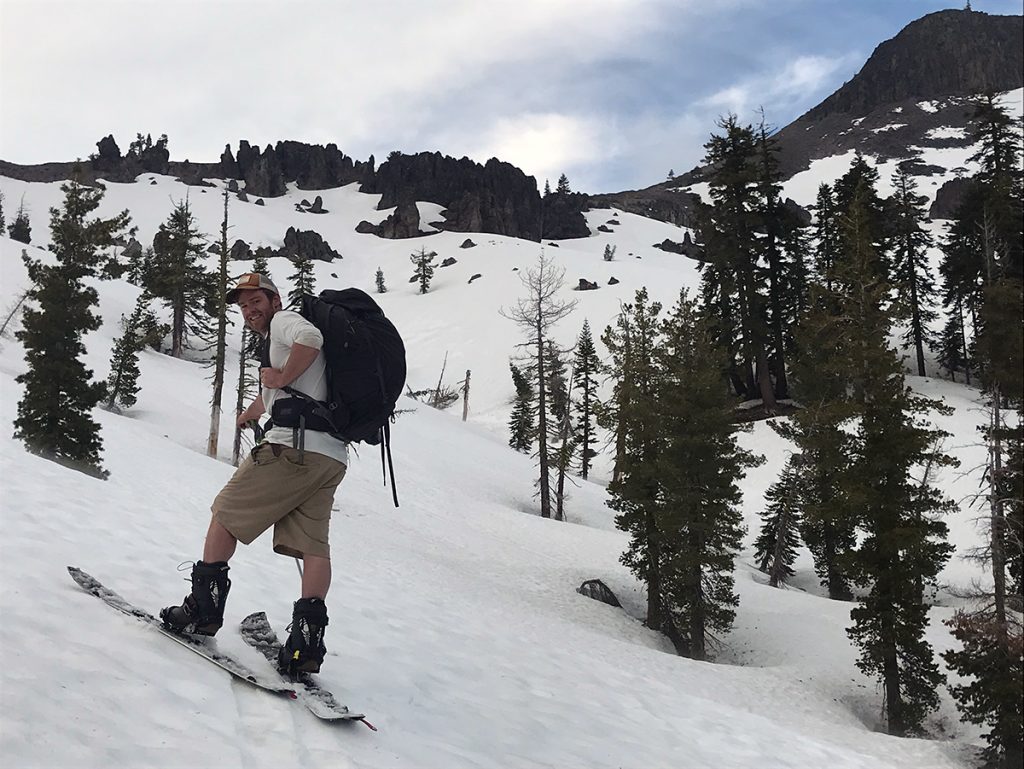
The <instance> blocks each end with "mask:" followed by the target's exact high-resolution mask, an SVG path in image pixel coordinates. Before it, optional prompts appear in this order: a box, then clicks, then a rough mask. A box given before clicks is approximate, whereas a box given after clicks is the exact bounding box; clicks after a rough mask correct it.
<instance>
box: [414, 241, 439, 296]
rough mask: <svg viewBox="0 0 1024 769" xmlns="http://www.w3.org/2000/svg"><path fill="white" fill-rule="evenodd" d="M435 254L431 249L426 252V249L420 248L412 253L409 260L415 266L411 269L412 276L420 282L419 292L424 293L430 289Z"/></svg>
mask: <svg viewBox="0 0 1024 769" xmlns="http://www.w3.org/2000/svg"><path fill="white" fill-rule="evenodd" d="M435 256H437V254H436V253H435V252H433V251H431V252H429V253H428V252H427V249H426V248H425V247H424V248H420V250H419V251H417V252H415V253H414V254H412V256H411V257H410V260H411V261H412V263H413V266H414V267H415V268H416V269H415V270H413V273H412V274H413V278H415V280H416V281H418V282H419V284H420V293H421V294H425V293H427V291H429V290H430V281H431V280H432V279H433V278H434V270H435V269H436V268H435V267H434V257H435Z"/></svg>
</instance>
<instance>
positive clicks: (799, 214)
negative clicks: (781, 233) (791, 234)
mask: <svg viewBox="0 0 1024 769" xmlns="http://www.w3.org/2000/svg"><path fill="white" fill-rule="evenodd" d="M782 209H783V210H784V211H785V212H786V213H787V214H788V215H789V216H791V217H792V218H793V220H794V221H796V222H797V223H799V225H800V226H801V227H808V226H810V224H811V212H810V211H808V210H807V209H806V208H804V207H803V206H801V205H800V204H799V203H797V202H796V201H795V200H793V199H792V198H786V199H785V200H784V201H782ZM683 245H684V246H687V245H692V241H691V240H690V233H686V235H685V236H684V237H683ZM695 248H697V249H698V250H699V251H700V255H701V256H702V255H703V253H704V249H702V248H700V247H699V246H696V247H695ZM687 256H693V257H694V258H695V259H698V258H700V256H697V255H695V254H694V253H687Z"/></svg>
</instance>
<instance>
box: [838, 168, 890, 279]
mask: <svg viewBox="0 0 1024 769" xmlns="http://www.w3.org/2000/svg"><path fill="white" fill-rule="evenodd" d="M833 189H834V193H835V200H836V214H837V216H838V217H839V219H838V221H839V226H838V227H837V228H836V231H835V234H836V254H837V255H838V257H839V259H840V260H842V259H845V258H846V257H847V255H848V254H849V253H850V250H851V248H852V247H853V246H852V245H851V243H850V242H849V232H848V228H846V227H845V226H844V225H843V222H844V220H846V219H847V218H848V217H849V216H850V210H851V208H852V206H853V200H854V198H855V197H856V198H858V200H859V202H860V207H861V213H860V216H861V219H862V225H861V229H862V233H861V235H862V236H863V237H864V238H865V239H866V242H869V243H870V244H871V248H872V250H873V251H874V253H875V255H876V259H875V260H874V268H875V269H876V270H877V271H878V277H879V279H882V280H889V261H888V260H889V241H888V237H887V235H888V230H889V220H890V212H889V211H888V208H887V206H886V203H885V201H883V200H882V198H881V197H879V195H878V170H877V169H876V168H875V167H874V166H872V165H871V164H870V163H868V161H867V160H865V159H864V156H863V155H861V154H860V153H859V152H858V153H856V154H855V155H854V158H853V162H852V163H851V164H850V168H849V170H848V171H847V172H846V173H845V174H843V176H842V177H840V178H839V179H838V180H837V181H836V183H835V185H834V188H833Z"/></svg>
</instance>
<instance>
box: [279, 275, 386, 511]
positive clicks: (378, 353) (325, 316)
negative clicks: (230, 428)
mask: <svg viewBox="0 0 1024 769" xmlns="http://www.w3.org/2000/svg"><path fill="white" fill-rule="evenodd" d="M296 309H297V311H298V313H299V314H300V315H302V317H304V318H305V319H306V320H308V321H309V322H310V323H312V324H313V325H314V326H316V327H317V328H318V329H320V332H321V333H322V334H323V336H324V346H323V352H324V358H325V359H326V362H327V400H326V401H318V400H315V399H314V398H311V397H310V396H308V395H306V394H305V393H302V392H299V391H298V390H295V389H294V388H291V387H285V388H283V389H284V391H285V392H286V393H288V394H289V395H290V396H291V397H290V398H279V399H278V400H277V401H275V402H274V407H273V410H272V412H271V421H272V422H273V424H275V425H278V426H281V427H298V428H300V429H306V430H318V431H321V432H326V433H329V434H330V435H331V436H333V437H335V438H338V439H339V440H343V441H345V442H346V443H360V442H361V443H369V444H371V445H374V446H376V445H378V444H379V445H380V447H381V463H382V464H383V462H384V458H385V453H386V456H387V468H386V469H385V483H386V482H387V474H388V471H389V470H390V473H391V489H392V494H393V496H394V500H395V507H398V492H397V490H396V489H395V474H394V466H393V464H392V461H391V428H390V424H391V422H392V421H393V419H394V414H395V404H396V402H397V401H398V397H399V396H400V395H401V394H402V390H403V388H404V387H405V375H406V366H405V345H404V344H403V342H402V337H401V336H400V335H399V333H398V330H397V329H396V328H395V326H394V324H393V323H392V322H391V321H390V320H388V319H387V318H386V317H385V316H384V312H383V311H382V310H381V309H380V307H379V306H378V305H377V303H376V302H375V301H373V299H371V298H370V296H369V295H368V294H367V293H366V292H365V291H360V290H359V289H358V288H346V289H343V290H341V291H335V290H331V289H328V290H325V291H321V292H320V296H319V297H315V296H312V295H311V294H303V295H302V303H301V306H300V307H298V308H296ZM261 365H263V366H269V365H270V363H269V347H268V346H267V345H266V344H264V347H263V352H262V354H261Z"/></svg>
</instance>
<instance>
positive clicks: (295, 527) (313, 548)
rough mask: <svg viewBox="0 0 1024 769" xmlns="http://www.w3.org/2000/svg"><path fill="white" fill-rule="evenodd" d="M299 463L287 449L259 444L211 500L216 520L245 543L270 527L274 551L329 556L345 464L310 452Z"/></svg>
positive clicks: (291, 450)
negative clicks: (333, 508) (333, 514)
mask: <svg viewBox="0 0 1024 769" xmlns="http://www.w3.org/2000/svg"><path fill="white" fill-rule="evenodd" d="M298 461H299V452H298V451H297V450H296V449H293V448H291V447H290V446H282V445H280V444H276V443H273V444H272V443H263V444H261V445H259V446H257V447H256V448H255V449H253V451H252V453H251V454H250V455H249V456H248V457H246V458H245V461H244V462H242V464H241V465H239V467H238V469H237V470H236V471H235V474H234V475H233V476H232V477H231V480H230V481H228V483H227V485H226V486H225V487H224V488H223V489H222V490H221V492H220V494H218V495H217V498H216V499H215V500H213V505H212V506H211V508H210V509H211V510H212V511H213V518H214V520H216V521H217V522H218V523H220V524H221V525H222V526H223V527H224V528H225V529H227V530H228V531H229V532H231V534H232V535H233V536H234V537H235V538H236V539H237V540H238V541H239V542H242V543H243V544H246V545H248V544H249V543H250V542H252V541H253V540H254V539H256V537H258V536H259V535H260V534H262V533H263V532H265V531H266V530H267V529H269V528H270V527H271V526H273V527H274V552H275V553H280V554H281V555H289V556H294V557H296V558H299V557H301V556H303V555H307V554H308V555H317V556H321V557H323V558H330V557H331V548H330V545H329V544H328V538H327V537H328V530H329V527H330V522H331V506H332V505H333V504H334V490H335V489H336V488H337V487H338V484H339V483H341V479H342V478H344V477H345V465H343V464H342V463H341V462H339V461H338V460H336V459H332V458H331V457H328V456H324V455H323V454H317V453H316V452H312V451H307V452H305V455H304V458H303V463H302V464H301V465H300V464H299V463H298Z"/></svg>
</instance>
